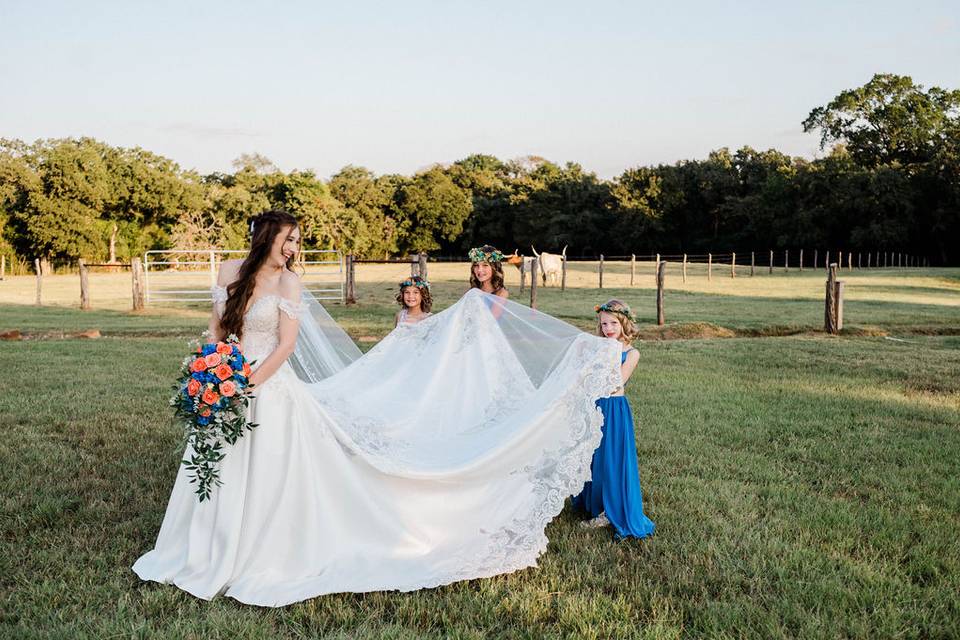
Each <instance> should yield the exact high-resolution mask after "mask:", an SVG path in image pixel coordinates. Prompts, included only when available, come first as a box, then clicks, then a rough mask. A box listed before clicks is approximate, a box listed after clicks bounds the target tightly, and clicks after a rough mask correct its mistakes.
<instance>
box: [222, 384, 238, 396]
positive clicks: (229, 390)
mask: <svg viewBox="0 0 960 640" xmlns="http://www.w3.org/2000/svg"><path fill="white" fill-rule="evenodd" d="M236 392H237V385H236V383H235V382H234V381H233V380H227V381H226V382H221V383H220V393H222V394H223V395H224V396H225V397H227V398H230V397H232V396H233V394H235V393H236Z"/></svg>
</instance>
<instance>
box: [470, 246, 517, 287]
mask: <svg viewBox="0 0 960 640" xmlns="http://www.w3.org/2000/svg"><path fill="white" fill-rule="evenodd" d="M467 255H468V256H469V257H470V263H471V264H470V286H471V287H473V288H474V289H480V290H481V291H483V292H484V293H492V294H493V295H495V296H500V297H501V298H509V297H510V292H509V291H507V288H506V287H504V286H503V254H502V253H500V251H498V250H497V249H496V248H495V247H492V246H490V245H489V244H485V245H483V246H482V247H474V248H473V249H470V252H469V253H468V254H467Z"/></svg>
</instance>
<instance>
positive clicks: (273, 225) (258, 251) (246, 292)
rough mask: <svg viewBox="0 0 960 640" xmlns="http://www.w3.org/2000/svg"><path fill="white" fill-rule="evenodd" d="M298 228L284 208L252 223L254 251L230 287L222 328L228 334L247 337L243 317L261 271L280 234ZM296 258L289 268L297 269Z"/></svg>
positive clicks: (264, 213)
mask: <svg viewBox="0 0 960 640" xmlns="http://www.w3.org/2000/svg"><path fill="white" fill-rule="evenodd" d="M296 226H297V219H296V218H295V217H293V215H292V214H290V213H288V212H286V211H282V210H280V209H271V210H269V211H264V212H263V213H261V214H260V215H258V216H257V217H256V218H254V219H253V221H252V222H251V223H250V227H251V231H252V236H251V238H250V251H249V252H248V253H247V257H246V258H244V259H243V263H242V264H241V265H240V271H239V272H238V273H237V279H236V280H234V281H233V282H231V283H230V284H229V285H227V304H226V306H225V308H224V310H223V316H222V317H221V318H220V326H221V327H223V331H224V334H225V335H230V334H231V333H232V334H234V335H236V336H237V337H238V338H239V337H242V336H243V316H244V315H245V314H246V312H247V304H248V303H249V302H250V298H251V296H253V290H254V288H255V287H256V285H257V283H256V275H257V271H258V270H259V269H260V267H261V266H263V263H264V262H265V261H266V259H267V256H269V255H270V249H271V247H273V241H274V238H276V237H277V234H278V233H281V232H283V231H284V230H285V229H286V228H287V227H296ZM296 259H297V256H291V257H290V259H289V260H287V264H286V267H287V269H291V268H292V267H293V265H294V262H295V261H296Z"/></svg>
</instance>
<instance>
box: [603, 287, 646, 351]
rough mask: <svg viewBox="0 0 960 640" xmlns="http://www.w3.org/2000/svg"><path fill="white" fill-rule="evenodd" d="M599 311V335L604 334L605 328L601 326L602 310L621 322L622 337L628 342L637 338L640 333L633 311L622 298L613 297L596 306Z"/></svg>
mask: <svg viewBox="0 0 960 640" xmlns="http://www.w3.org/2000/svg"><path fill="white" fill-rule="evenodd" d="M594 311H596V312H597V335H598V336H601V337H602V336H603V329H601V328H600V312H602V311H606V312H607V313H609V314H610V315H612V316H613V317H614V318H616V319H617V320H618V321H619V322H620V339H621V340H623V341H624V342H626V343H627V344H630V343H632V342H633V341H634V340H636V338H637V336H638V335H640V330H639V329H638V328H637V323H636V322H635V321H634V319H633V313H632V312H631V311H630V305H628V304H627V303H626V302H624V301H622V300H617V299H616V298H613V299H611V300H607V301H606V302H604V303H603V304H600V305H597V306H596V307H594Z"/></svg>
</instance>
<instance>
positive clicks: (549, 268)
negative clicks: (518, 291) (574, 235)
mask: <svg viewBox="0 0 960 640" xmlns="http://www.w3.org/2000/svg"><path fill="white" fill-rule="evenodd" d="M530 249H531V250H532V251H533V255H535V256H536V257H537V259H538V260H539V261H540V264H539V265H537V266H538V268H539V269H540V277H541V278H543V286H547V279H548V278H549V279H550V281H551V282H553V283H554V284H560V275H561V273H562V272H563V259H564V258H566V257H567V245H564V246H563V251H562V252H561V253H560V254H559V255H557V254H556V253H547V252H546V251H544V252H543V253H537V250H536V249H534V248H533V245H531V246H530Z"/></svg>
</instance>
